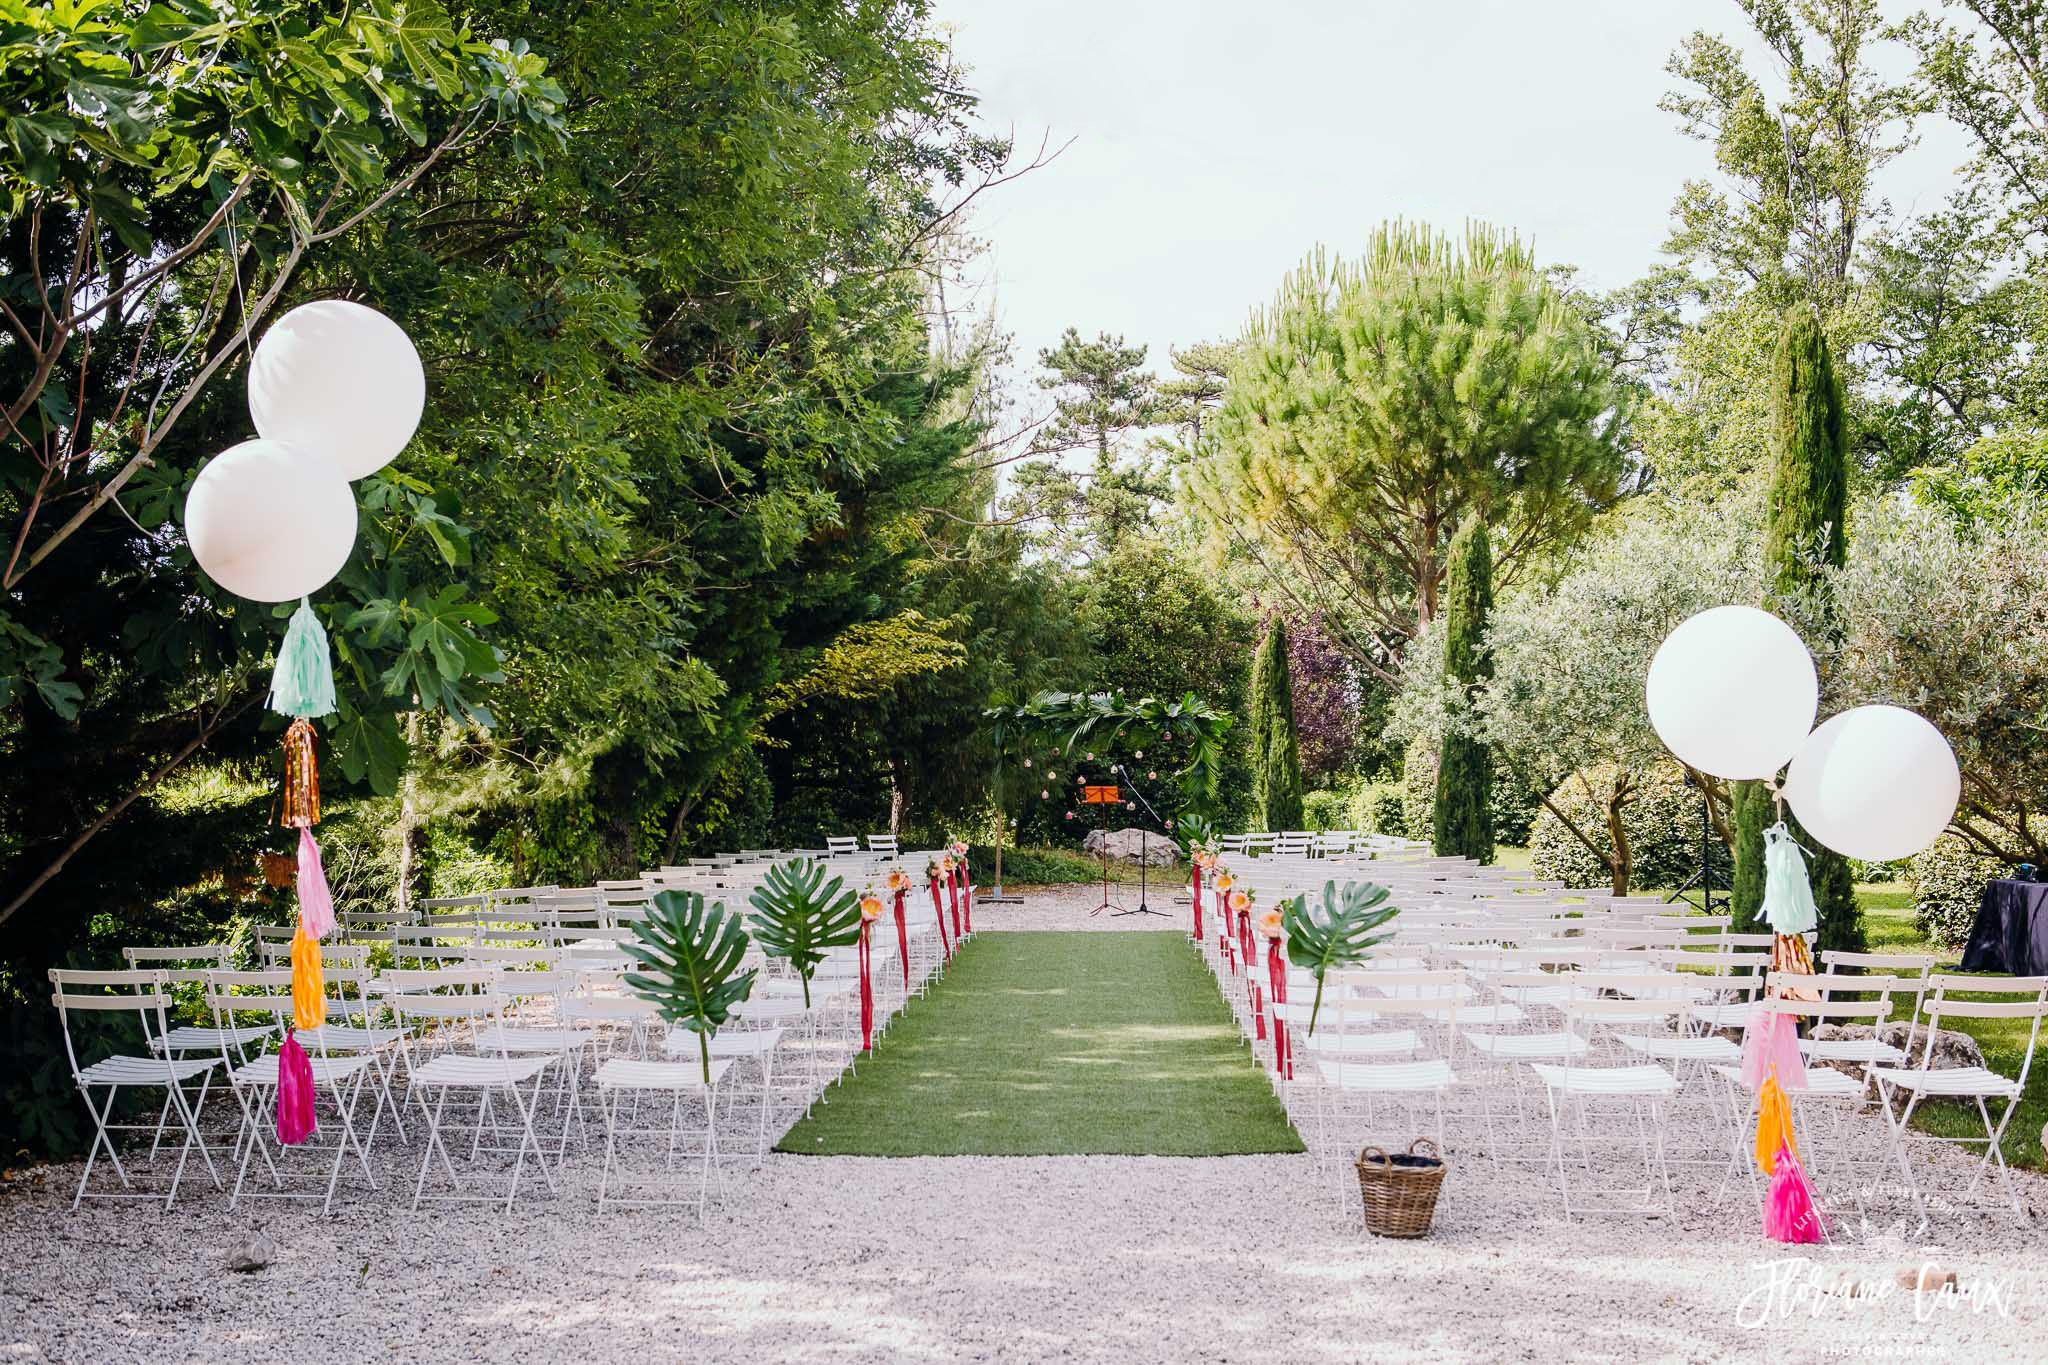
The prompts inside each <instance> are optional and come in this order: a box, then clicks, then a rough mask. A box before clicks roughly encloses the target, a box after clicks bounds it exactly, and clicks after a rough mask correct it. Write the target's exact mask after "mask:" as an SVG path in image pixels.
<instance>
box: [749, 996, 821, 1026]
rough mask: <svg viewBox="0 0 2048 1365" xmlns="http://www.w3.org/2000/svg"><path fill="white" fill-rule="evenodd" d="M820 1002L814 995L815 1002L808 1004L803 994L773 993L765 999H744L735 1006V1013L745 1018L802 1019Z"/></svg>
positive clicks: (751, 1019)
mask: <svg viewBox="0 0 2048 1365" xmlns="http://www.w3.org/2000/svg"><path fill="white" fill-rule="evenodd" d="M819 1003H820V1002H819V1001H817V999H816V997H813V1003H812V1004H810V1005H806V1004H804V1002H803V997H801V996H788V995H771V996H768V997H767V998H765V999H762V998H759V997H756V998H755V999H752V1000H742V1001H740V1003H739V1004H737V1005H735V1006H734V1007H733V1013H734V1014H735V1015H737V1016H738V1017H739V1018H741V1019H745V1020H750V1021H754V1020H762V1019H801V1018H803V1017H804V1016H805V1015H807V1014H809V1013H811V1012H812V1011H813V1010H815V1009H816V1008H817V1006H818V1004H819Z"/></svg>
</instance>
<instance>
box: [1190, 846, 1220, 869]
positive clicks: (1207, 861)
mask: <svg viewBox="0 0 2048 1365" xmlns="http://www.w3.org/2000/svg"><path fill="white" fill-rule="evenodd" d="M1215 862H1216V855H1215V854H1213V853H1211V852H1210V851H1209V850H1208V849H1206V848H1198V849H1196V850H1195V866H1196V867H1212V866H1214V865H1215Z"/></svg>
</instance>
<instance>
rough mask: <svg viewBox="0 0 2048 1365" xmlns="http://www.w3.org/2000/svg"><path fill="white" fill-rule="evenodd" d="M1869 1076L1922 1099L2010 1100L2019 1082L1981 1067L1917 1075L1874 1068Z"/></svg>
mask: <svg viewBox="0 0 2048 1365" xmlns="http://www.w3.org/2000/svg"><path fill="white" fill-rule="evenodd" d="M1870 1074H1871V1075H1872V1076H1874V1077H1876V1078H1877V1079H1878V1080H1881V1081H1883V1082H1884V1083H1885V1084H1887V1085H1895V1086H1897V1087H1899V1088H1900V1089H1901V1090H1913V1091H1917V1092H1919V1093H1920V1094H1922V1095H1982V1096H1985V1097H1986V1098H2003V1099H2010V1098H2012V1097H2013V1096H2014V1095H2017V1094H2018V1093H2019V1089H2020V1087H2019V1082H2017V1081H2010V1080H2007V1079H2006V1078H2005V1077H2003V1076H2001V1075H1999V1074H1998V1073H1997V1072H1996V1071H1988V1070H1986V1069H1985V1068H1983V1067H1981V1066H1955V1067H1943V1068H1941V1069H1940V1070H1938V1071H1920V1070H1917V1069H1914V1068H1908V1067H1892V1066H1876V1067H1872V1068H1871V1069H1870Z"/></svg>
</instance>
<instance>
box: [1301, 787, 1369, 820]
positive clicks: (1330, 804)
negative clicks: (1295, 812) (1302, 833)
mask: <svg viewBox="0 0 2048 1365" xmlns="http://www.w3.org/2000/svg"><path fill="white" fill-rule="evenodd" d="M1301 817H1302V820H1303V822H1304V824H1303V828H1304V829H1358V828H1360V826H1358V825H1354V824H1351V823H1349V821H1350V818H1351V797H1350V795H1349V794H1348V793H1345V792H1333V791H1319V792H1304V793H1302V797H1301Z"/></svg>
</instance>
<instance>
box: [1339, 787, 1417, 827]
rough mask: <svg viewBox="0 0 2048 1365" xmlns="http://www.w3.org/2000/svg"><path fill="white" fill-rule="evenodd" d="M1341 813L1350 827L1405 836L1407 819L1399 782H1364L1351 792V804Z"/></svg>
mask: <svg viewBox="0 0 2048 1365" xmlns="http://www.w3.org/2000/svg"><path fill="white" fill-rule="evenodd" d="M1344 814H1345V819H1346V821H1347V825H1346V827H1347V828H1349V829H1355V830H1359V831H1361V832H1362V833H1365V834H1388V835H1392V836H1393V837H1394V838H1396V839H1405V838H1407V837H1408V818H1407V813H1406V811H1405V809H1404V806H1403V803H1402V800H1401V787H1400V784H1399V783H1396V782H1368V783H1366V784H1365V785H1364V786H1362V787H1360V788H1359V789H1358V790H1356V791H1354V792H1352V793H1351V800H1350V804H1349V807H1348V808H1347V809H1346V810H1345V812H1344Z"/></svg>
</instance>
